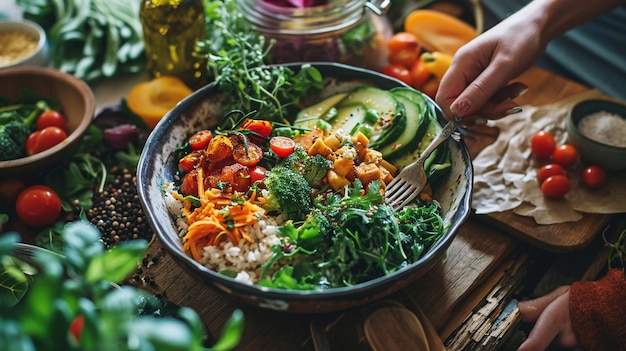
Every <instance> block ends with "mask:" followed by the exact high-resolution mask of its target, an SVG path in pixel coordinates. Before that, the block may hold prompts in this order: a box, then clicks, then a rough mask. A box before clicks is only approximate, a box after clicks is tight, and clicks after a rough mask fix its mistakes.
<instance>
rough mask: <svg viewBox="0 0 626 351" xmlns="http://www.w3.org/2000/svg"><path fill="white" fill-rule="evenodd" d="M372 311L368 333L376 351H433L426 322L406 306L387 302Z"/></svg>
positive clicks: (367, 336)
mask: <svg viewBox="0 0 626 351" xmlns="http://www.w3.org/2000/svg"><path fill="white" fill-rule="evenodd" d="M368 310H370V311H371V312H369V313H368V316H367V318H366V319H365V323H364V331H365V337H366V338H367V341H368V342H369V344H370V346H371V347H372V349H373V350H374V351H383V350H384V351H394V350H402V351H404V350H415V351H431V348H430V345H429V340H428V338H427V336H426V333H425V331H424V327H423V326H422V322H420V320H419V319H418V318H417V316H416V315H415V314H414V313H413V312H411V311H410V310H408V309H407V308H406V307H404V306H403V305H402V304H400V303H398V302H395V301H383V302H382V303H379V304H377V305H375V306H372V307H371V308H368ZM438 338H439V336H437V339H438Z"/></svg>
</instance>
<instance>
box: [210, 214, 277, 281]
mask: <svg viewBox="0 0 626 351" xmlns="http://www.w3.org/2000/svg"><path fill="white" fill-rule="evenodd" d="M277 223H278V220H277V219H276V218H273V217H269V218H266V219H265V220H261V221H259V222H258V223H256V224H254V225H252V226H249V227H248V228H247V230H246V232H247V233H248V235H250V238H252V241H253V242H252V243H249V242H248V241H246V240H245V239H241V240H240V241H239V244H238V245H237V246H235V245H233V243H231V242H230V241H228V240H222V241H220V243H219V244H218V245H217V246H206V247H205V248H204V251H203V253H202V262H201V263H202V264H203V265H205V266H206V267H207V268H209V269H212V270H214V271H216V272H219V271H222V270H232V271H235V272H237V276H236V277H235V279H236V280H238V281H241V282H243V283H247V284H255V283H257V282H258V281H259V280H260V279H261V277H262V274H263V268H261V266H262V265H263V264H264V263H265V262H267V261H268V260H269V259H271V258H272V256H273V255H274V254H273V252H272V246H273V245H277V244H280V236H279V235H278V226H277Z"/></svg>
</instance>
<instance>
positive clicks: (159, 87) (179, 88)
mask: <svg viewBox="0 0 626 351" xmlns="http://www.w3.org/2000/svg"><path fill="white" fill-rule="evenodd" d="M192 92H193V91H192V90H191V89H190V88H189V87H188V86H187V85H185V83H183V81H182V80H180V79H179V78H176V77H171V76H163V77H157V78H154V79H152V80H150V81H147V82H142V83H139V84H137V85H136V86H134V87H133V88H132V89H131V91H130V92H129V93H128V96H127V98H126V103H127V104H128V108H129V109H130V110H131V111H132V112H133V113H135V114H136V115H138V116H139V117H141V118H142V119H143V120H144V121H145V122H146V124H147V125H148V127H149V128H150V129H152V128H154V126H156V124H157V123H158V122H159V120H161V118H163V116H165V114H166V113H167V112H169V110H171V109H172V108H174V106H176V104H177V103H179V102H180V101H181V100H182V99H184V98H186V97H187V96H189V95H190V94H191V93H192Z"/></svg>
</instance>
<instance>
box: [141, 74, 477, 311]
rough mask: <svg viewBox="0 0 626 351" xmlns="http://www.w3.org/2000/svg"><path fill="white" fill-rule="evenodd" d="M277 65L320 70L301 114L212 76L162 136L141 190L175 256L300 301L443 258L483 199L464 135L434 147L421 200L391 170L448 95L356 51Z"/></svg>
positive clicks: (324, 298) (252, 298) (258, 298)
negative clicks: (237, 92) (473, 201)
mask: <svg viewBox="0 0 626 351" xmlns="http://www.w3.org/2000/svg"><path fill="white" fill-rule="evenodd" d="M271 67H276V68H280V69H283V70H286V71H287V72H294V73H295V74H298V77H304V76H305V75H304V74H306V76H308V77H316V78H317V77H319V81H318V83H319V84H317V86H318V88H317V89H319V90H315V89H314V90H311V91H307V92H306V94H307V95H303V96H301V98H300V99H299V100H298V101H299V103H298V104H293V103H292V104H290V105H289V106H290V107H291V108H294V109H297V111H295V110H294V111H293V112H291V113H285V114H283V115H282V116H287V115H288V116H289V117H287V118H291V120H287V121H286V122H283V120H282V119H276V118H275V117H273V116H272V112H269V111H264V113H259V114H257V115H254V113H253V112H250V113H248V112H243V111H244V110H246V107H244V105H243V104H241V103H240V102H239V101H235V102H234V104H229V101H231V100H229V97H231V96H232V94H225V93H223V92H222V91H221V90H220V88H219V86H218V85H217V84H216V83H212V84H209V85H206V86H204V87H202V88H200V89H199V90H197V91H195V92H194V93H193V94H192V95H190V96H189V97H187V98H186V99H184V100H183V101H181V102H180V103H179V104H178V105H177V106H176V107H174V108H173V109H172V110H170V111H169V112H168V113H167V114H166V115H165V117H164V118H163V119H161V121H160V122H159V123H158V124H157V126H156V127H155V129H154V130H153V131H152V133H151V134H150V136H149V137H148V140H147V142H146V144H145V146H144V148H143V151H142V154H141V158H140V161H139V165H138V171H137V191H138V194H139V198H140V201H141V203H142V205H143V208H144V212H145V214H146V217H147V218H148V220H149V222H150V225H151V226H152V228H153V229H154V231H155V233H156V235H157V238H158V239H159V241H160V242H161V244H162V245H163V247H164V248H165V249H166V251H167V252H168V253H169V254H170V255H171V256H172V257H173V259H174V261H176V262H177V263H178V264H179V265H181V267H183V268H184V269H185V270H186V271H187V272H188V273H189V274H190V275H191V276H192V277H194V278H196V279H198V280H199V281H200V282H201V283H204V284H206V285H207V286H210V287H213V288H215V289H217V290H219V291H221V292H223V293H224V294H227V295H228V296H230V297H233V298H236V299H238V300H240V301H243V302H245V303H248V304H251V305H254V306H258V307H262V308H267V309H273V310H279V311H285V312H293V313H322V312H330V311H337V310H343V309H347V308H350V307H355V306H359V305H363V304H366V303H369V302H373V301H376V300H378V299H381V298H383V297H385V296H387V295H389V294H392V293H394V292H396V291H398V290H399V289H401V288H403V287H406V286H407V285H409V284H411V283H412V282H414V281H415V280H416V279H418V278H419V277H421V276H423V275H424V274H426V273H427V272H428V271H430V270H432V269H433V268H435V267H436V266H438V265H441V264H442V263H443V261H444V259H445V257H446V252H447V249H448V247H449V245H450V244H451V242H452V240H453V239H454V237H455V233H456V232H457V230H458V229H459V227H460V225H461V224H462V223H463V222H464V220H465V219H466V217H467V216H468V215H469V211H470V198H471V188H472V166H471V161H470V158H469V153H468V150H467V148H466V146H465V143H464V142H463V140H462V138H460V135H455V137H453V138H449V139H448V140H446V142H445V143H443V144H442V145H440V147H441V148H438V149H437V150H438V151H436V152H435V153H433V154H432V155H431V157H432V158H429V160H430V161H428V165H427V166H425V167H426V168H427V169H428V174H429V178H428V179H429V180H428V183H429V185H428V186H427V188H425V190H424V191H423V192H422V193H421V194H420V195H419V197H418V198H416V199H415V200H414V202H412V203H411V204H409V205H407V206H405V207H402V208H401V209H399V210H398V211H394V210H393V209H392V208H391V207H390V206H387V205H386V204H385V201H384V187H385V184H387V183H388V182H389V181H391V180H392V179H393V177H394V175H395V174H396V172H397V171H398V170H399V169H401V168H402V167H404V166H406V165H408V164H410V163H411V162H413V161H414V160H415V158H416V157H417V156H416V155H417V153H419V152H420V150H423V149H424V148H425V147H426V146H427V145H428V144H429V143H430V141H431V140H432V139H433V137H434V136H435V135H436V134H437V133H438V132H439V131H440V130H441V126H442V125H443V124H445V119H444V117H443V114H442V112H441V109H440V108H439V107H438V106H437V105H436V104H435V102H434V101H433V100H432V99H430V98H428V97H427V96H426V95H425V94H423V93H422V92H420V91H417V90H414V89H411V88H409V87H408V86H406V85H404V84H403V83H402V82H400V81H398V80H395V79H393V78H390V77H387V76H384V75H382V74H380V73H377V72H373V71H369V70H365V69H361V68H356V67H351V66H347V65H342V64H336V63H310V64H297V63H294V64H288V65H277V66H271ZM311 68H313V69H315V70H316V71H310V69H311ZM268 69H270V68H268ZM303 72H306V73H304V74H303ZM281 97H282V95H281ZM290 99H292V98H290ZM292 102H293V101H292ZM366 104H367V105H368V106H369V107H364V106H365V105H366ZM251 111H254V109H252V110H251ZM366 111H369V112H368V116H367V117H366V115H365V112H366ZM394 120H395V122H394ZM405 122H406V123H405ZM394 128H398V129H394ZM383 133H384V134H383ZM384 135H387V136H388V137H387V138H383V136H384ZM423 288H424V289H429V287H428V286H423Z"/></svg>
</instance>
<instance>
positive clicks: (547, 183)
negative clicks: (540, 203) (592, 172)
mask: <svg viewBox="0 0 626 351" xmlns="http://www.w3.org/2000/svg"><path fill="white" fill-rule="evenodd" d="M569 189H570V181H569V178H567V177H566V176H564V175H561V174H557V175H553V176H550V177H548V178H547V179H546V180H544V181H543V183H541V192H542V193H543V195H544V196H546V197H551V198H559V197H563V196H565V194H567V192H568V191H569Z"/></svg>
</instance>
